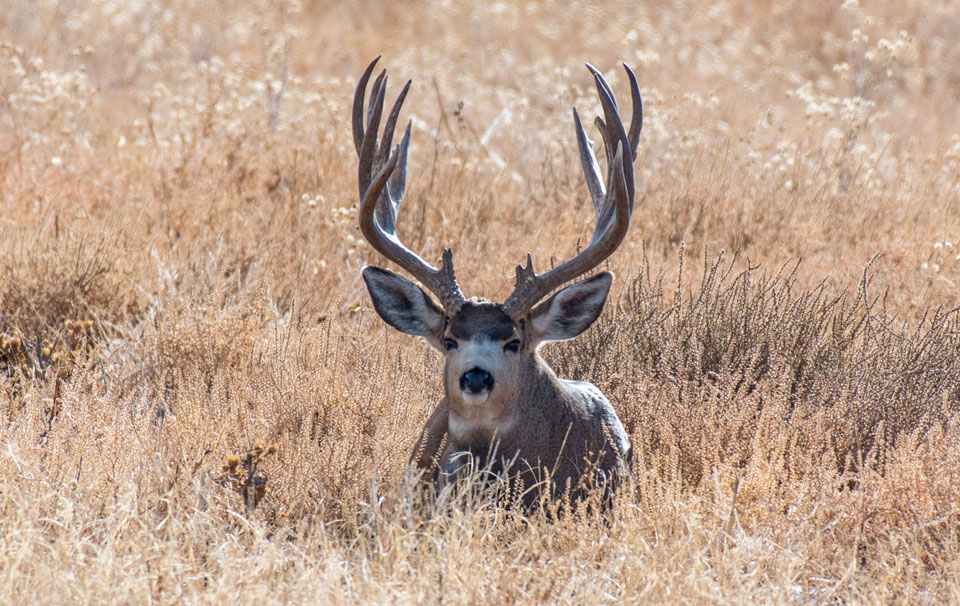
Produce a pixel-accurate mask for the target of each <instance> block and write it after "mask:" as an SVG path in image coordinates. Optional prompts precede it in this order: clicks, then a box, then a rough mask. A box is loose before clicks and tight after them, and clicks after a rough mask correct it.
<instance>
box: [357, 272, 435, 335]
mask: <svg viewBox="0 0 960 606" xmlns="http://www.w3.org/2000/svg"><path fill="white" fill-rule="evenodd" d="M361 275H362V276H363V281H364V282H366V283H367V290H368V291H369V292H370V298H371V299H372V300H373V308H374V309H376V310H377V313H378V314H379V315H380V317H381V318H383V321H384V322H386V323H387V324H389V325H390V326H393V327H394V328H396V329H397V330H399V331H400V332H402V333H406V334H408V335H415V336H418V337H425V338H426V339H427V341H428V342H429V343H430V345H432V346H434V347H435V348H437V349H439V348H440V347H439V345H440V343H439V341H438V338H437V333H438V332H439V331H440V327H441V326H442V325H443V310H442V309H440V308H439V307H438V306H437V304H436V303H434V302H433V299H431V298H430V297H429V296H427V293H425V292H423V290H422V289H421V288H420V287H419V286H417V285H416V284H414V283H413V282H411V281H410V280H407V279H406V278H404V277H402V276H398V275H397V274H395V273H393V272H392V271H387V270H385V269H380V268H379V267H365V268H364V269H363V271H362V272H361Z"/></svg>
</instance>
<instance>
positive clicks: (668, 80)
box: [0, 0, 960, 604]
mask: <svg viewBox="0 0 960 606" xmlns="http://www.w3.org/2000/svg"><path fill="white" fill-rule="evenodd" d="M958 37H960V9H958V8H957V7H956V5H955V4H954V3H951V2H937V1H934V0H930V1H927V2H916V3H910V4H909V5H908V6H907V5H903V4H901V3H866V2H864V3H863V5H862V6H861V5H858V3H857V2H856V0H847V1H846V2H843V3H840V2H828V1H826V0H814V1H811V2H803V3H795V2H784V1H772V0H771V1H761V2H754V3H748V2H739V3H709V4H708V3H683V2H679V3H674V4H669V5H665V4H662V3H659V2H646V3H638V2H604V3H597V4H589V3H561V2H541V3H522V2H513V1H503V2H497V3H491V4H487V3H476V5H475V6H471V5H469V4H467V3H456V2H419V3H413V2H378V1H373V0H365V1H362V2H356V3H337V2H315V3H302V4H301V3H300V2H296V1H269V0H257V1H255V2H240V1H238V0H225V1H221V2H185V1H175V0H171V1H167V2H88V1H84V0H31V1H26V0H22V1H21V0H10V1H8V2H7V3H6V4H5V6H4V10H3V11H0V91H2V95H0V333H2V336H0V421H2V422H0V436H2V440H0V444H2V450H0V483H2V484H0V485H2V489H0V553H2V557H0V603H6V604H21V603H35V604H65V603H71V604H73V603H97V604H131V603H137V604H146V603H218V604H219V603H224V602H226V601H228V600H232V601H234V602H237V603H250V604H252V603H258V604H259V603H350V604H354V603H447V604H449V603H464V604H477V603H490V604H514V603H535V602H539V603H552V604H593V603H617V604H619V603H623V602H638V601H643V602H652V603H673V602H683V603H714V602H716V603H727V602H737V603H751V604H753V603H784V602H791V603H793V602H799V603H898V604H900V603H945V602H958V601H960V581H958V579H960V446H958V445H960V419H958V416H957V411H958V409H960V362H958V359H957V358H958V355H957V352H958V350H960V324H958V320H957V312H956V308H957V306H958V298H960V297H958V295H960V112H958V110H957V108H958V107H960V105H958V102H957V101H958V99H957V90H960V46H958V45H956V44H955V41H956V40H957V39H958ZM380 53H383V54H384V56H385V58H384V60H383V61H384V62H385V65H386V66H387V67H388V68H389V72H390V76H391V89H390V90H391V91H393V92H396V91H398V90H399V87H400V83H401V82H403V81H405V80H406V79H407V78H412V79H413V80H414V84H413V87H412V89H411V95H410V97H409V100H408V102H407V106H406V108H405V113H404V116H407V117H409V118H410V119H412V120H413V138H414V143H413V148H412V153H411V166H410V174H409V182H408V192H407V196H406V202H405V206H404V208H403V210H402V211H401V217H400V230H401V233H403V234H404V237H405V239H406V240H407V241H408V242H409V243H410V245H411V246H412V247H415V248H416V249H417V250H420V251H422V252H423V254H424V256H425V257H426V258H429V259H435V258H437V257H438V255H439V252H440V250H441V249H442V247H444V246H451V247H452V248H453V249H454V252H455V255H456V261H457V269H458V276H459V277H460V281H461V284H462V285H463V286H464V289H465V291H466V292H467V294H468V295H478V296H485V297H489V298H491V299H498V298H501V297H503V296H504V295H506V294H507V292H508V291H509V289H510V287H511V286H512V281H511V275H512V268H513V266H514V265H515V264H516V263H517V262H519V261H520V260H522V258H523V257H522V255H523V253H525V252H526V251H527V250H529V251H531V252H532V253H533V256H534V258H535V259H537V260H538V264H539V265H540V266H544V265H545V264H547V263H549V262H556V261H558V260H561V259H564V258H566V257H569V256H570V255H572V254H573V253H574V252H575V251H576V249H577V246H578V242H579V240H580V239H581V238H585V237H586V235H587V234H589V233H590V230H591V229H592V226H591V221H592V217H591V215H592V209H591V208H590V204H589V203H588V200H589V198H588V195H587V191H586V188H585V187H584V184H583V181H582V176H581V174H580V169H579V164H578V160H577V156H576V150H575V143H574V142H575V139H574V133H573V127H572V118H571V113H570V108H571V107H572V106H577V107H578V108H579V109H580V111H581V112H582V113H584V114H586V115H590V113H592V112H596V111H598V110H599V107H598V103H597V102H596V99H595V93H594V91H593V90H592V88H591V86H592V82H591V78H590V77H589V74H588V72H587V71H586V70H585V69H584V68H583V67H582V62H583V61H585V60H588V61H590V62H591V63H592V64H593V65H596V66H598V67H599V68H600V69H601V70H603V72H604V74H605V75H606V76H607V77H608V79H609V81H610V82H611V85H612V86H613V87H614V89H615V90H616V91H617V92H618V94H619V96H620V97H621V98H623V96H624V95H625V94H626V91H627V88H626V86H625V81H624V78H623V75H622V71H621V70H620V68H619V66H618V62H619V61H625V62H628V63H629V64H631V65H632V66H633V67H634V68H635V69H636V71H637V74H638V76H639V78H640V80H641V86H642V87H643V95H644V102H645V104H644V107H645V120H644V130H643V135H642V138H641V152H640V157H639V158H638V160H637V163H636V166H637V183H638V193H637V208H636V211H635V213H634V218H633V225H632V227H631V232H630V235H629V236H628V240H627V242H626V243H625V244H624V246H623V247H622V248H621V250H620V251H618V253H617V254H616V255H615V256H614V257H613V258H612V259H611V261H610V266H611V268H612V269H613V270H614V271H615V272H616V273H617V276H618V277H617V282H616V284H615V285H614V292H613V293H612V295H611V299H610V303H609V305H608V307H607V310H606V311H605V312H604V316H603V317H602V319H601V320H600V321H599V322H598V324H597V325H596V326H594V327H593V328H592V329H591V330H590V331H589V332H588V333H587V334H585V335H583V336H582V337H581V338H579V339H578V340H576V341H573V342H571V343H568V344H563V345H555V346H551V348H548V350H547V352H546V353H547V356H548V357H549V359H550V361H551V363H552V364H553V365H554V367H555V368H556V369H557V370H558V372H560V373H561V374H563V375H564V376H568V377H572V378H578V379H586V380H591V381H594V382H595V383H597V384H598V385H599V386H600V387H601V388H602V389H603V390H604V392H605V393H606V394H607V395H608V396H609V397H610V399H611V400H612V401H613V402H614V403H615V406H616V408H617V410H618V412H619V414H620V416H621V418H622V419H623V420H624V423H625V425H626V426H627V428H628V430H629V432H630V434H631V437H632V440H633V442H634V451H635V453H636V454H635V457H636V459H635V469H636V474H635V477H634V478H633V480H632V484H631V485H630V486H629V487H628V488H626V489H625V490H623V491H622V492H621V494H620V495H619V497H618V500H617V503H616V505H615V507H614V508H613V511H612V512H611V515H610V516H609V517H606V518H596V517H593V516H591V515H590V514H589V513H588V512H585V511H584V512H579V513H578V512H572V513H571V514H570V515H566V516H562V517H560V518H559V519H555V520H553V521H548V520H547V519H545V518H544V517H543V516H541V515H534V516H533V517H532V518H524V517H523V516H521V515H520V514H519V513H518V512H514V511H510V510H503V509H499V508H497V507H496V506H495V505H494V504H493V503H494V502H493V501H492V500H490V499H485V498H483V496H482V495H480V497H477V495H476V494H475V493H465V494H459V495H453V494H444V495H441V498H440V501H439V502H438V503H437V504H436V505H433V506H420V505H418V504H417V503H416V502H415V499H414V498H413V495H414V492H415V491H414V489H413V479H412V478H411V477H410V475H409V474H408V473H407V472H406V470H405V463H406V460H407V456H408V452H409V450H410V448H411V447H412V445H413V442H414V440H415V439H416V437H417V435H418V433H419V430H420V427H421V426H422V424H423V422H424V421H425V419H426V417H427V415H428V414H429V413H430V411H431V410H432V406H433V405H434V403H435V402H436V401H437V400H438V399H439V397H440V384H439V368H440V360H439V356H437V355H436V354H434V353H432V352H430V351H429V350H428V349H427V347H426V346H425V345H424V344H422V343H419V342H416V340H414V339H410V338H407V337H404V336H402V335H398V334H396V333H395V332H392V331H391V330H390V329H388V328H387V327H385V325H384V324H383V323H382V322H381V321H380V320H379V319H378V318H377V317H376V314H375V313H373V311H372V308H371V306H370V303H369V300H368V299H367V296H366V293H365V291H364V289H363V288H362V282H361V280H360V278H359V270H360V268H362V267H363V266H364V265H365V264H368V263H383V260H382V259H379V258H378V257H377V255H376V254H374V253H373V252H371V251H370V249H369V247H368V246H366V245H365V244H364V242H363V241H362V238H361V237H360V234H359V230H358V227H357V224H356V203H357V193H356V192H357V185H356V182H355V180H356V159H355V155H354V151H353V147H352V142H351V135H350V129H349V112H350V102H351V100H352V93H353V88H354V86H355V84H356V78H357V77H358V76H359V74H360V72H361V71H362V69H363V67H364V66H365V65H366V63H367V62H368V61H369V60H370V59H371V58H372V57H373V56H376V55H377V54H380Z"/></svg>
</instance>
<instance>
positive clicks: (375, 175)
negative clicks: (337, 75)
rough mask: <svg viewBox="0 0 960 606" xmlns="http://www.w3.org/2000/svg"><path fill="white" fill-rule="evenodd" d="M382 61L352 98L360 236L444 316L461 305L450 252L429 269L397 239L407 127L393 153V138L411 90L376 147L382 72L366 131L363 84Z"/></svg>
mask: <svg viewBox="0 0 960 606" xmlns="http://www.w3.org/2000/svg"><path fill="white" fill-rule="evenodd" d="M379 60H380V57H377V58H376V59H374V60H373V61H372V62H371V63H370V65H368V66H367V69H366V70H364V72H363V76H361V77H360V82H359V83H358V84H357V92H356V94H355V95H354V97H353V143H354V145H355V146H356V148H357V155H358V156H359V157H360V166H359V170H358V173H359V175H358V176H359V184H360V212H359V215H360V231H361V233H363V237H364V238H366V239H367V242H369V243H370V245H371V246H373V248H374V249H375V250H376V251H377V252H379V253H380V254H382V255H383V256H384V257H386V258H388V259H390V260H391V261H393V262H394V263H396V264H397V265H399V266H400V267H402V268H403V269H405V270H406V271H407V272H408V273H409V274H410V275H412V276H413V277H414V278H416V279H417V280H419V281H420V283H421V284H423V285H424V286H426V287H427V288H428V289H429V290H430V291H431V292H433V294H435V295H436V296H437V298H439V299H440V304H441V305H443V308H444V309H445V310H446V311H447V312H448V313H455V312H456V310H457V309H459V308H460V305H462V304H463V302H464V300H465V299H464V296H463V293H462V292H460V286H458V285H457V279H456V276H455V275H454V272H453V253H452V252H451V251H450V249H449V248H447V249H445V250H444V251H443V260H442V263H441V265H440V269H437V268H435V267H433V266H431V265H430V264H429V263H427V262H426V261H424V260H423V259H422V258H421V257H420V256H419V255H417V254H416V253H414V252H413V251H411V250H410V249H409V248H407V247H406V246H404V245H403V243H402V242H400V238H399V237H398V236H397V211H399V210H400V204H401V203H402V202H403V193H404V190H405V189H406V183H407V157H408V155H409V153H408V152H409V148H410V123H409V122H408V123H407V128H406V130H405V131H404V133H403V139H401V140H400V143H399V144H398V145H397V146H396V147H395V148H394V149H393V151H392V152H391V150H390V146H391V145H392V144H393V133H394V130H395V129H396V126H397V118H398V117H399V115H400V107H401V106H402V105H403V100H404V99H405V98H406V96H407V91H409V90H410V81H409V80H408V81H407V83H406V85H404V87H403V90H402V91H400V95H399V96H398V97H397V100H396V102H394V104H393V109H392V110H390V115H389V116H388V117H387V123H386V125H385V126H384V129H383V139H382V140H381V141H380V145H379V146H378V145H377V132H378V131H379V130H380V118H381V116H382V115H383V103H384V95H385V93H386V90H387V73H386V70H383V71H381V72H380V74H379V75H378V76H377V77H376V79H375V80H374V81H373V88H372V89H371V90H370V106H369V107H368V108H367V115H366V131H364V116H363V105H364V98H365V96H366V89H367V82H368V81H369V80H370V75H371V74H372V73H373V68H374V66H376V64H377V61H379Z"/></svg>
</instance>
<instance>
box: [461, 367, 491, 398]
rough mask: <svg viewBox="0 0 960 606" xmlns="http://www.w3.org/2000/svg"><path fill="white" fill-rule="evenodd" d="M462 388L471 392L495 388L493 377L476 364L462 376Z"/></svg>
mask: <svg viewBox="0 0 960 606" xmlns="http://www.w3.org/2000/svg"><path fill="white" fill-rule="evenodd" d="M460 389H462V390H463V391H469V392H470V393H480V392H481V391H483V390H484V389H493V377H491V376H490V373H489V372H487V371H485V370H484V369H482V368H480V367H479V366H474V367H473V368H471V369H470V370H468V371H467V372H465V373H463V375H462V376H461V377H460Z"/></svg>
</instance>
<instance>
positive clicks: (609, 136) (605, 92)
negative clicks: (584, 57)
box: [587, 63, 633, 200]
mask: <svg viewBox="0 0 960 606" xmlns="http://www.w3.org/2000/svg"><path fill="white" fill-rule="evenodd" d="M587 68H588V69H589V70H590V72H591V73H592V74H593V79H594V82H595V83H596V85H597V95H599V97H600V106H601V107H602V108H603V119H602V120H601V119H600V118H599V116H598V117H597V120H596V124H597V128H598V129H599V130H600V135H601V136H602V137H603V142H604V146H605V148H606V152H607V158H608V159H609V158H612V157H613V152H614V149H615V148H616V145H617V143H618V142H622V144H623V147H624V150H625V154H629V164H633V151H632V149H631V146H630V139H629V138H628V137H627V131H626V129H625V128H624V127H623V120H622V119H621V118H620V109H619V108H618V107H617V100H616V99H615V98H614V96H613V91H611V90H610V86H609V85H608V84H607V81H606V80H605V79H604V78H603V75H602V74H601V73H600V72H599V71H597V69H596V68H594V67H593V66H592V65H590V64H589V63H587ZM614 170H615V168H614V166H613V164H612V163H611V162H607V181H608V182H609V181H610V179H612V178H613V171H614ZM628 172H629V174H628V175H627V191H628V192H630V199H631V200H632V199H633V171H628Z"/></svg>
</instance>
